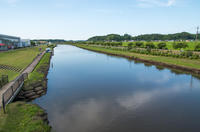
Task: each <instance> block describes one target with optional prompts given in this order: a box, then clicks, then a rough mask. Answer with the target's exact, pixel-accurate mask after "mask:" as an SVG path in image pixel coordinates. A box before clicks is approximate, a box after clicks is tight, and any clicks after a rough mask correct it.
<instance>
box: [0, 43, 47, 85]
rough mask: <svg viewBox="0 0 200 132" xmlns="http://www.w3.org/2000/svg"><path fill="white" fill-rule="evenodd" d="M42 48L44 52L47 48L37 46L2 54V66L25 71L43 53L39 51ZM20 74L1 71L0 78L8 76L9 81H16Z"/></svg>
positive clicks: (0, 57) (0, 56)
mask: <svg viewBox="0 0 200 132" xmlns="http://www.w3.org/2000/svg"><path fill="white" fill-rule="evenodd" d="M40 48H41V49H42V51H43V50H44V49H45V48H46V46H37V47H30V48H22V49H16V50H11V51H6V52H0V65H8V66H12V67H16V68H18V69H21V70H23V69H25V68H26V67H27V66H28V65H29V64H30V63H31V62H32V61H33V59H34V58H35V57H36V56H37V55H38V54H39V53H40V52H41V51H40V50H39V49H40ZM19 74H20V73H19V72H16V71H13V70H5V69H0V76H1V75H8V78H9V81H11V80H13V79H15V78H16V77H17V76H18V75H19Z"/></svg>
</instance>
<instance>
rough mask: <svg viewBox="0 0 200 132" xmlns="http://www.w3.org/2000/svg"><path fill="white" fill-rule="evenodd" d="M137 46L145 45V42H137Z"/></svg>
mask: <svg viewBox="0 0 200 132" xmlns="http://www.w3.org/2000/svg"><path fill="white" fill-rule="evenodd" d="M135 46H136V47H143V46H144V43H143V42H135Z"/></svg>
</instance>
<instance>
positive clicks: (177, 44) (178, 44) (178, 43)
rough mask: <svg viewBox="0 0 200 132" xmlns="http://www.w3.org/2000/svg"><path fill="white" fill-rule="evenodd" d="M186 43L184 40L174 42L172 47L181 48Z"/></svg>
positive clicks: (185, 45) (184, 46) (185, 46)
mask: <svg viewBox="0 0 200 132" xmlns="http://www.w3.org/2000/svg"><path fill="white" fill-rule="evenodd" d="M187 47H188V45H187V44H186V43H185V42H174V43H173V48H174V49H181V48H187Z"/></svg>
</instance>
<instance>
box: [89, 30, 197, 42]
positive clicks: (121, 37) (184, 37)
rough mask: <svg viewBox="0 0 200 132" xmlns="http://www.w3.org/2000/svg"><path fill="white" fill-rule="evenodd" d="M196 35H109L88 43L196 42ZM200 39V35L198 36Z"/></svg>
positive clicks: (92, 38)
mask: <svg viewBox="0 0 200 132" xmlns="http://www.w3.org/2000/svg"><path fill="white" fill-rule="evenodd" d="M195 38H196V35H195V34H191V33H188V32H182V33H175V34H145V35H139V36H131V35H129V34H124V35H118V34H109V35H106V36H94V37H91V38H89V39H88V41H118V42H119V41H130V40H135V41H155V40H162V41H165V40H195ZM198 38H200V34H199V35H198Z"/></svg>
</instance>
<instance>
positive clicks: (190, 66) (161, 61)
mask: <svg viewBox="0 0 200 132" xmlns="http://www.w3.org/2000/svg"><path fill="white" fill-rule="evenodd" d="M75 46H77V47H80V48H83V49H87V50H91V51H96V52H100V53H105V54H109V55H115V56H121V57H126V58H129V59H134V60H136V61H141V62H145V63H150V64H153V65H158V66H164V67H167V68H172V69H176V70H181V71H184V72H189V73H193V74H197V75H200V60H191V59H183V58H172V57H164V56H153V55H145V54H139V53H132V52H128V51H118V50H112V49H105V48H101V47H92V46H88V45H82V44H76V45H75Z"/></svg>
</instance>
